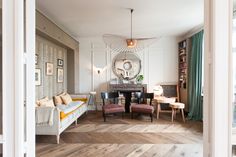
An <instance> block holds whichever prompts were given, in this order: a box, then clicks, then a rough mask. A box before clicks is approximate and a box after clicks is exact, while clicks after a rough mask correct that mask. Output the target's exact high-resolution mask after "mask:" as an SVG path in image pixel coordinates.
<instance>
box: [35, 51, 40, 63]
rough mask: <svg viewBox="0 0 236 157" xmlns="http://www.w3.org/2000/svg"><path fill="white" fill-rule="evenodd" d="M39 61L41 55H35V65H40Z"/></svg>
mask: <svg viewBox="0 0 236 157" xmlns="http://www.w3.org/2000/svg"><path fill="white" fill-rule="evenodd" d="M38 59H39V55H38V54H35V65H38Z"/></svg>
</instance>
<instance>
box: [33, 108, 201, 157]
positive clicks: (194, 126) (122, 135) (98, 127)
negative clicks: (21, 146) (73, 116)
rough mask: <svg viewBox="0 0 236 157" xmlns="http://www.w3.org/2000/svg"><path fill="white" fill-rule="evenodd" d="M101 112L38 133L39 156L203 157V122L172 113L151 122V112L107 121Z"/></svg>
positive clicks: (115, 117)
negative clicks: (55, 132)
mask: <svg viewBox="0 0 236 157" xmlns="http://www.w3.org/2000/svg"><path fill="white" fill-rule="evenodd" d="M101 115H102V114H101V112H89V113H88V115H84V116H82V117H81V118H79V121H78V125H77V126H75V125H74V124H72V125H71V126H70V127H69V128H68V129H67V130H66V131H65V132H64V133H62V134H61V139H60V144H55V142H56V137H55V136H37V138H36V139H37V144H36V145H37V146H36V154H37V157H103V156H104V157H126V156H128V157H141V156H142V157H202V156H203V146H202V141H203V140H202V122H194V121H187V122H186V123H183V122H182V120H181V117H180V115H177V120H176V121H175V122H174V123H172V122H171V115H170V114H169V113H162V114H161V116H160V119H158V120H157V119H154V122H153V123H151V122H150V118H149V117H148V116H139V117H136V118H135V119H130V115H129V114H127V115H126V116H125V118H124V119H122V118H121V117H120V116H119V115H117V116H111V117H108V118H107V122H105V123H104V122H103V119H102V116H101Z"/></svg>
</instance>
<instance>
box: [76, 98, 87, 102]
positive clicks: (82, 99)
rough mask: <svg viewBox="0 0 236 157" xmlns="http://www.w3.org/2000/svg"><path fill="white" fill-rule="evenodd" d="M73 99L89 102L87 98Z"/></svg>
mask: <svg viewBox="0 0 236 157" xmlns="http://www.w3.org/2000/svg"><path fill="white" fill-rule="evenodd" d="M72 100H73V101H83V102H87V100H88V99H87V98H73V99H72Z"/></svg>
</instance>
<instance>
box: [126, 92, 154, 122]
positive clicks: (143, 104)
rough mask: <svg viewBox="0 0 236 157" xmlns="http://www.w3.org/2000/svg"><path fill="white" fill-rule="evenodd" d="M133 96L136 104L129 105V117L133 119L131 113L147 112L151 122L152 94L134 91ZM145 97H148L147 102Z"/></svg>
mask: <svg viewBox="0 0 236 157" xmlns="http://www.w3.org/2000/svg"><path fill="white" fill-rule="evenodd" d="M134 96H135V98H136V99H137V104H132V105H131V107H130V109H131V118H132V119H133V113H143V114H149V115H150V118H151V122H152V121H153V112H154V107H153V106H152V100H153V97H154V94H153V93H143V92H136V93H135V94H134ZM147 99H149V103H147Z"/></svg>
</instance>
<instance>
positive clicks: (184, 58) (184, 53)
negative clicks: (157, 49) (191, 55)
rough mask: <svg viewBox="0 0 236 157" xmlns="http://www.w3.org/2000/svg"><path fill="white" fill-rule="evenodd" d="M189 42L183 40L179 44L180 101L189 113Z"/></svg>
mask: <svg viewBox="0 0 236 157" xmlns="http://www.w3.org/2000/svg"><path fill="white" fill-rule="evenodd" d="M188 43H189V41H188V40H187V39H186V40H182V41H181V42H179V43H178V61H179V66H178V73H179V76H178V82H179V93H180V101H181V102H183V103H184V104H185V111H186V112H188V111H189V107H188V103H187V101H188V100H187V88H188V46H189V44H188Z"/></svg>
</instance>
